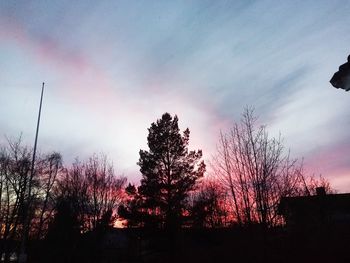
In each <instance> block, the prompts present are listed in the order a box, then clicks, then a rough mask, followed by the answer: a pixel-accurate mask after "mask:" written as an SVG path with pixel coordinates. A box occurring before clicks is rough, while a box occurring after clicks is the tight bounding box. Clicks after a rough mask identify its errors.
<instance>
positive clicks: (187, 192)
mask: <svg viewBox="0 0 350 263" xmlns="http://www.w3.org/2000/svg"><path fill="white" fill-rule="evenodd" d="M257 120H258V119H257V117H256V116H255V115H254V110H253V109H252V108H246V109H245V110H244V112H243V114H242V118H241V121H240V122H237V123H234V124H233V126H232V128H231V129H230V130H229V131H228V132H226V133H223V132H222V133H221V135H220V139H219V142H218V144H217V153H216V155H215V156H213V158H212V160H211V163H210V171H209V174H208V175H207V176H206V177H205V178H204V177H203V175H204V172H205V169H206V165H205V164H204V162H203V161H202V151H201V150H198V151H189V150H188V144H189V134H190V132H189V130H188V129H186V130H185V131H184V132H183V134H181V133H180V130H179V127H178V118H177V116H175V117H172V116H170V115H169V114H168V113H165V114H164V115H163V116H162V118H161V119H159V120H157V121H156V122H155V123H152V125H151V127H150V128H149V135H148V138H147V140H148V147H149V150H147V151H145V150H141V151H140V158H139V162H138V165H139V166H140V171H141V174H142V179H141V183H140V186H139V187H136V186H134V185H131V184H129V185H128V186H127V188H126V193H127V195H128V198H127V200H126V201H124V203H123V205H122V206H120V208H119V215H120V217H122V218H124V219H126V226H129V227H151V228H160V229H168V230H172V229H176V228H178V227H181V226H185V227H193V228H198V227H229V226H232V225H238V226H249V225H253V224H254V225H256V224H258V225H260V226H262V227H264V228H269V227H272V226H276V225H278V224H281V223H283V222H282V218H281V217H280V216H279V215H278V204H279V200H280V198H281V197H282V196H299V195H311V194H314V193H315V189H316V187H318V186H322V187H325V189H326V191H328V192H330V191H331V189H330V186H329V183H328V182H327V181H326V180H325V179H323V178H322V177H320V178H318V179H317V178H315V177H313V176H306V175H305V174H304V172H303V163H302V161H298V160H297V159H292V158H291V157H290V154H289V151H286V150H285V149H284V146H283V142H282V138H281V137H278V138H272V137H270V136H269V134H268V131H267V129H266V127H265V126H259V125H258V124H257Z"/></svg>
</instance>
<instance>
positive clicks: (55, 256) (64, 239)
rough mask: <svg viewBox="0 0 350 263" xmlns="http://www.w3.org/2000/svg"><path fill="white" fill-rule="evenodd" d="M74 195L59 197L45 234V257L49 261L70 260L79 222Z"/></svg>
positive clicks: (78, 233) (76, 239)
mask: <svg viewBox="0 0 350 263" xmlns="http://www.w3.org/2000/svg"><path fill="white" fill-rule="evenodd" d="M73 198H74V197H60V198H59V199H58V200H57V204H56V214H55V217H54V219H53V221H52V223H51V224H50V225H49V229H48V233H47V236H46V246H47V251H46V252H47V253H48V254H47V257H48V259H50V261H51V262H71V260H72V257H73V254H74V251H75V247H76V245H77V242H78V239H79V236H80V231H81V222H80V219H79V216H78V211H77V210H76V208H75V207H74V204H75V203H76V202H77V201H76V200H74V199H73Z"/></svg>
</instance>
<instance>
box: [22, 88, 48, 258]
mask: <svg viewBox="0 0 350 263" xmlns="http://www.w3.org/2000/svg"><path fill="white" fill-rule="evenodd" d="M44 86H45V82H43V84H42V87H41V96H40V105H39V113H38V120H37V123H36V132H35V140H34V149H33V158H32V164H31V169H30V178H29V182H28V196H27V201H26V202H27V203H26V207H25V210H26V211H24V215H25V218H24V220H23V222H24V227H23V233H22V240H21V247H20V254H19V258H18V262H19V263H26V262H27V254H26V243H27V241H28V237H29V228H30V216H29V209H30V203H31V195H32V193H31V192H32V181H33V177H34V173H35V170H34V168H35V156H36V146H37V143H38V134H39V126H40V117H41V107H42V104H43V96H44Z"/></svg>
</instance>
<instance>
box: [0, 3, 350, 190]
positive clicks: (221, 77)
mask: <svg viewBox="0 0 350 263" xmlns="http://www.w3.org/2000/svg"><path fill="white" fill-rule="evenodd" d="M349 11H350V5H349V3H347V2H345V1H332V2H329V1H320V2H318V4H317V6H315V4H314V3H312V2H307V1H296V2H295V1H293V2H288V1H287V2H283V3H278V4H276V2H275V1H217V2H213V1H176V2H173V1H165V2H164V1H161V2H160V1H137V2H133V3H130V2H128V1H116V2H111V1H99V2H98V3H92V2H89V1H86V2H80V1H75V2H74V3H71V2H70V1H66V2H65V1H60V2H57V3H50V4H48V3H47V1H34V2H27V3H25V4H16V3H14V2H10V1H9V2H6V1H4V2H1V3H0V20H1V23H0V24H1V25H0V39H1V43H0V54H1V58H2V61H3V63H1V64H0V69H1V72H0V76H1V80H0V85H1V87H0V88H1V92H2V94H3V95H4V96H2V97H1V98H0V102H1V104H0V110H1V111H2V112H5V113H6V114H5V115H3V116H2V117H1V118H0V124H1V130H0V132H1V133H15V132H17V131H18V132H19V131H24V133H25V134H24V135H27V136H28V137H31V136H32V135H33V131H32V127H31V123H32V122H33V120H35V113H36V103H37V98H36V93H33V92H34V90H37V88H39V87H40V82H41V81H42V80H43V79H44V80H45V81H46V82H47V96H46V98H45V99H46V100H45V108H44V114H43V118H44V119H43V125H42V131H41V139H42V141H43V142H45V144H43V148H45V147H46V148H48V149H49V148H52V149H53V148H57V150H61V151H63V152H64V154H65V155H66V156H68V157H67V159H71V158H73V157H74V156H75V155H83V156H84V155H87V154H90V153H91V152H93V151H100V150H103V151H106V152H107V153H109V154H110V155H112V156H111V157H112V158H113V159H114V160H115V162H116V163H117V164H118V163H119V164H120V166H121V169H122V170H124V171H125V172H126V173H130V174H137V168H136V166H135V163H136V161H137V158H138V150H139V149H140V148H145V147H146V136H147V127H149V125H150V123H151V122H152V121H155V120H156V119H157V118H159V117H160V116H161V114H162V113H163V112H165V111H168V112H170V113H172V114H175V113H177V114H178V115H179V118H180V122H181V123H180V124H181V126H182V127H183V128H185V127H189V128H190V130H191V132H192V133H191V134H192V136H193V137H192V146H193V147H195V148H203V150H204V152H205V154H206V157H207V158H209V157H210V155H211V153H212V152H213V151H214V150H215V143H216V140H217V136H218V133H219V130H220V129H222V130H225V129H227V128H228V127H229V125H230V123H231V122H232V121H233V120H234V119H236V120H237V119H238V118H239V114H240V112H241V111H242V108H243V107H244V106H245V105H253V106H255V107H256V110H257V112H258V113H259V115H260V116H261V120H262V122H266V123H267V124H268V125H269V127H270V130H271V132H272V133H273V134H277V133H278V132H282V135H284V136H285V141H286V144H287V146H290V147H291V148H292V152H293V153H295V155H303V156H304V157H305V160H306V163H310V165H309V167H310V169H311V167H312V169H315V170H317V172H318V171H320V172H321V171H325V172H324V173H323V174H324V176H326V177H327V176H329V178H330V179H331V180H333V179H332V178H343V177H341V176H340V173H342V174H344V173H346V172H347V171H348V170H349V169H350V164H349V166H347V165H346V161H344V160H346V158H345V157H342V155H341V154H339V157H337V161H333V162H332V165H328V164H326V162H324V161H322V162H318V161H315V151H317V149H322V150H319V152H318V153H319V155H318V156H320V154H321V153H322V156H331V155H332V153H333V152H334V153H335V152H337V151H339V144H340V142H341V144H346V143H347V142H348V139H349V138H348V136H347V134H346V130H348V128H349V123H348V122H346V121H344V120H347V119H349V115H350V108H349V107H348V105H349V100H350V97H349V96H347V95H348V94H346V93H344V92H341V91H339V90H335V89H332V88H331V87H330V85H329V83H328V81H329V79H330V77H331V75H332V74H333V72H334V71H335V70H337V68H338V66H339V65H340V64H342V63H343V62H344V61H345V59H346V57H347V55H348V52H349V47H348V43H349V42H350V35H349V34H347V31H348V25H349V24H350V17H349V16H348V14H349ZM5 98H6V99H5ZM18 120H24V121H18ZM342 151H343V150H341V152H342ZM317 158H321V157H317ZM317 158H316V159H317ZM322 158H323V157H322ZM324 158H327V157H324ZM308 159H309V160H311V161H310V162H308V161H307V160H308ZM342 160H343V161H342ZM337 167H338V168H337ZM334 171H337V172H334ZM340 171H341V172H340ZM127 175H128V174H127ZM334 180H335V181H336V180H338V179H334ZM339 180H340V179H339ZM339 180H338V181H339ZM338 185H340V184H338Z"/></svg>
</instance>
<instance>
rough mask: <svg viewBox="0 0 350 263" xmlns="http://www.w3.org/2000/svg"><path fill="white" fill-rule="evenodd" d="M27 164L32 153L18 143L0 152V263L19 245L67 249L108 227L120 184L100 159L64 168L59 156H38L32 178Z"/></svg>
mask: <svg viewBox="0 0 350 263" xmlns="http://www.w3.org/2000/svg"><path fill="white" fill-rule="evenodd" d="M31 163H32V150H31V149H29V148H28V147H26V146H23V145H22V143H21V140H20V139H19V140H16V141H8V143H7V145H3V146H2V147H1V149H0V224H1V228H0V237H1V244H0V255H2V257H3V260H4V261H5V262H7V261H9V259H10V256H11V253H13V252H15V251H16V252H18V251H19V246H20V244H21V243H22V242H24V239H28V238H29V239H30V240H40V239H48V240H52V241H53V243H54V244H55V245H63V246H65V245H68V246H69V244H72V242H73V241H74V238H73V237H74V235H79V234H81V233H84V232H87V231H93V230H96V229H97V228H98V227H99V226H103V225H107V226H108V225H113V223H114V221H115V217H116V215H115V213H114V211H116V209H117V207H118V205H120V202H121V201H122V198H123V187H124V184H125V182H126V178H125V177H120V176H117V175H116V174H115V171H114V168H113V165H112V164H111V163H110V162H109V161H108V160H107V157H106V156H103V155H101V156H97V155H93V156H92V157H91V158H89V159H88V160H86V161H84V162H82V161H79V160H76V161H75V162H74V163H73V164H72V165H71V166H68V167H64V166H63V164H62V157H61V155H60V154H59V153H55V152H54V153H50V154H44V155H39V157H37V158H36V161H35V165H34V168H35V169H34V172H33V173H31ZM29 189H30V195H29ZM27 224H28V225H29V227H28V225H27Z"/></svg>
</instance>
